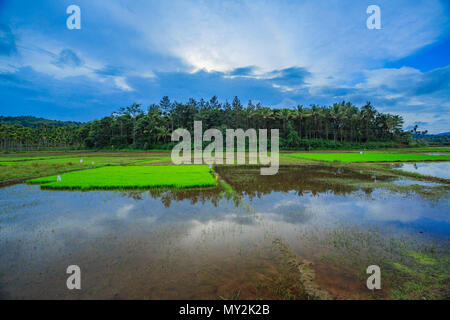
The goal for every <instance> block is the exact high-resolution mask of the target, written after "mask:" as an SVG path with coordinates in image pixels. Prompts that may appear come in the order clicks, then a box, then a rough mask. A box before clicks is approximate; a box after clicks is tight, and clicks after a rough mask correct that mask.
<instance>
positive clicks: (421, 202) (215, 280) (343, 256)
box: [0, 166, 450, 299]
mask: <svg viewBox="0 0 450 320" xmlns="http://www.w3.org/2000/svg"><path fill="white" fill-rule="evenodd" d="M218 171H219V173H220V175H221V177H223V178H224V179H225V180H226V181H227V182H228V183H229V184H230V185H231V186H232V187H233V189H234V190H235V193H234V195H233V196H230V195H229V194H227V193H224V192H223V191H222V190H220V189H216V188H213V189H207V190H203V191H201V190H190V191H183V192H179V191H178V192H176V191H147V192H143V191H129V192H117V191H91V192H77V191H75V192H70V191H44V190H40V188H39V186H27V185H15V186H11V187H7V188H3V189H0V256H1V257H2V258H1V261H0V297H2V298H11V299H23V298H31V299H90V298H98V299H220V298H233V297H239V298H244V299H247V298H248V299H258V298H263V299H279V298H282V299H291V298H296V299H305V298H308V293H307V292H304V289H303V288H302V285H301V283H300V282H299V274H298V269H296V267H295V266H294V267H293V265H292V261H285V260H286V259H285V258H286V255H287V252H290V253H289V254H290V257H292V256H295V257H296V259H297V261H311V262H312V263H313V264H314V270H315V273H316V282H317V284H318V285H319V286H320V287H321V288H324V289H325V290H327V291H328V292H330V293H331V294H332V295H333V296H334V297H336V298H373V295H372V293H371V292H368V290H367V288H366V287H365V279H364V277H363V278H361V277H360V276H359V275H358V274H359V273H361V272H364V270H365V267H367V263H370V264H379V265H383V264H386V263H387V262H386V261H391V260H392V261H394V260H395V261H399V262H401V263H406V262H405V261H404V260H405V258H404V257H402V256H399V252H403V251H404V250H405V249H404V248H406V246H408V248H412V249H414V250H416V249H417V250H422V249H423V248H428V247H431V246H432V247H433V248H434V249H433V250H434V252H435V253H436V254H440V255H441V256H443V257H444V259H445V257H448V252H449V251H448V239H449V236H450V218H449V215H448V212H449V210H448V209H449V197H448V194H447V195H445V196H443V197H441V198H439V199H434V200H432V201H431V200H427V198H426V197H423V196H422V195H420V194H416V193H407V194H404V193H398V192H393V191H390V190H387V189H383V188H377V187H372V186H368V185H367V183H366V184H364V186H358V184H357V183H356V184H355V181H356V182H358V181H359V182H361V183H362V182H372V181H373V174H369V173H364V172H360V171H359V170H358V171H352V170H350V169H346V168H335V167H332V166H323V167H322V166H307V167H296V168H281V169H280V172H279V175H277V176H260V175H259V169H258V168H256V169H251V168H239V167H238V168H223V169H218ZM395 179H396V178H392V177H389V176H378V177H377V181H381V182H386V183H389V182H393V181H395ZM350 180H351V181H352V183H347V182H348V181H350ZM400 248H401V249H400ZM402 250H403V251H402ZM355 257H356V258H355ZM389 259H390V260H389ZM389 263H390V264H389V265H392V263H391V262H389ZM72 264H75V265H78V266H80V268H81V270H82V290H80V291H69V290H67V288H66V279H67V276H68V275H67V274H66V272H65V271H66V268H67V266H69V265H72ZM387 268H388V267H387ZM385 284H386V287H385V290H384V291H382V292H380V293H379V295H380V297H389V295H390V294H391V293H390V291H389V290H390V289H391V287H393V286H394V285H395V282H394V281H391V280H389V278H386V282H385Z"/></svg>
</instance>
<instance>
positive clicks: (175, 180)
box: [27, 166, 216, 190]
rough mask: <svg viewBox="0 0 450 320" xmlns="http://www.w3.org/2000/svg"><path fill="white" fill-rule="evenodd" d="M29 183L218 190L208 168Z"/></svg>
mask: <svg viewBox="0 0 450 320" xmlns="http://www.w3.org/2000/svg"><path fill="white" fill-rule="evenodd" d="M60 177H61V181H57V176H49V177H43V178H37V179H31V180H28V181H27V183H30V184H40V185H41V187H42V188H44V189H69V190H72V189H81V190H93V189H94V190H95V189H143V188H166V187H167V188H193V187H209V186H215V185H216V180H215V179H214V177H213V176H212V175H211V173H210V171H209V168H208V166H114V167H103V168H98V169H91V170H81V171H74V172H68V173H65V174H62V175H60Z"/></svg>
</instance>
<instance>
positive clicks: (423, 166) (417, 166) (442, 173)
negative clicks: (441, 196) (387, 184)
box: [394, 162, 450, 179]
mask: <svg viewBox="0 0 450 320" xmlns="http://www.w3.org/2000/svg"><path fill="white" fill-rule="evenodd" d="M394 168H396V169H400V170H403V171H408V172H415V173H419V174H423V175H427V176H433V177H438V178H444V179H450V162H422V163H420V162H419V163H402V164H400V165H395V166H394Z"/></svg>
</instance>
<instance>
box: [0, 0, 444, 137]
mask: <svg viewBox="0 0 450 320" xmlns="http://www.w3.org/2000/svg"><path fill="white" fill-rule="evenodd" d="M71 4H76V5H78V6H79V7H80V8H81V30H69V29H68V28H67V26H66V20H67V17H68V16H69V15H68V14H66V9H67V7H68V6H69V5H71ZM371 4H376V5H378V6H379V7H380V8H381V29H380V30H369V29H368V28H367V27H366V20H367V18H368V17H369V14H367V13H366V9H367V7H368V6H369V5H371ZM449 16H450V5H449V2H448V1H447V0H442V1H440V0H426V1H425V0H424V1H416V0H404V1H402V0H399V1H395V0H386V1H384V0H375V1H364V0H323V1H317V0H305V1H300V0H297V1H285V0H278V1H259V0H248V1H237V0H236V1H235V0H228V1H226V0H223V1H215V0H203V1H200V0H192V1H187V0H184V1H177V0H171V1H163V0H159V1H149V0H146V1H144V0H133V1H124V0H95V1H92V0H86V1H85V0H70V1H65V0H59V1H55V0H54V1H48V0H40V1H27V0H0V114H1V115H12V116H14V115H34V116H40V117H46V118H51V119H61V120H75V121H88V120H93V119H96V118H100V117H102V116H105V115H108V114H110V113H111V112H113V111H115V110H117V109H118V108H120V107H122V106H126V105H129V104H131V103H133V102H137V103H142V104H143V105H145V106H146V105H149V104H150V103H157V102H159V100H160V99H161V97H162V96H164V95H168V96H169V97H170V98H171V99H172V100H177V101H182V102H183V101H187V100H188V98H190V97H192V98H200V97H204V98H205V99H209V98H210V97H211V96H213V95H217V96H218V97H219V99H220V100H221V101H225V100H229V101H231V100H232V99H233V97H234V96H235V95H237V96H238V97H239V98H240V99H241V101H243V102H245V103H246V102H247V101H248V100H249V99H252V100H253V102H261V103H262V104H263V105H267V106H273V107H293V106H295V105H297V104H303V105H305V106H308V105H309V104H312V103H316V104H320V105H329V104H332V103H333V102H338V101H342V100H346V101H351V102H353V103H354V104H356V105H358V106H361V105H363V104H364V103H365V102H366V101H371V102H372V104H373V105H375V107H376V108H377V109H378V110H380V111H383V112H390V113H396V114H400V115H402V116H403V117H404V119H405V122H406V126H411V125H413V124H415V123H417V124H419V126H420V127H421V128H422V129H428V130H429V131H430V132H433V133H437V132H444V131H450V126H449V123H450V19H449V18H448V17H449Z"/></svg>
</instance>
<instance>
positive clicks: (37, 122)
mask: <svg viewBox="0 0 450 320" xmlns="http://www.w3.org/2000/svg"><path fill="white" fill-rule="evenodd" d="M0 124H7V125H15V124H20V125H22V126H24V127H30V128H41V127H43V126H45V125H48V126H52V127H69V126H78V125H80V124H81V122H74V121H60V120H48V119H44V118H36V117H33V116H19V117H4V116H0Z"/></svg>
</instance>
